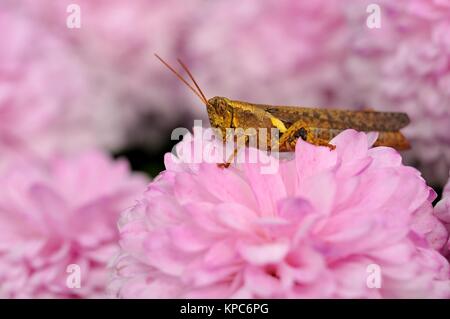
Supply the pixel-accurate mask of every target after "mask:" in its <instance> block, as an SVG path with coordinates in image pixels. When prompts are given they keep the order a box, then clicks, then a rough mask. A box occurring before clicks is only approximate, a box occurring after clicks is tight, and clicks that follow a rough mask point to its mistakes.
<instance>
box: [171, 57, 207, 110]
mask: <svg viewBox="0 0 450 319" xmlns="http://www.w3.org/2000/svg"><path fill="white" fill-rule="evenodd" d="M177 61H178V63H180V65H181V67H182V68H183V69H184V70H185V71H186V73H187V74H188V76H189V78H190V79H191V80H192V82H193V83H194V85H195V87H196V88H197V91H198V92H199V93H200V95H201V96H202V97H203V100H204V101H206V102H208V99H207V98H206V97H205V94H203V92H202V89H200V86H199V85H198V84H197V81H195V79H194V76H193V75H192V73H191V71H189V69H188V67H187V66H186V65H185V64H184V63H183V61H181V60H180V59H177Z"/></svg>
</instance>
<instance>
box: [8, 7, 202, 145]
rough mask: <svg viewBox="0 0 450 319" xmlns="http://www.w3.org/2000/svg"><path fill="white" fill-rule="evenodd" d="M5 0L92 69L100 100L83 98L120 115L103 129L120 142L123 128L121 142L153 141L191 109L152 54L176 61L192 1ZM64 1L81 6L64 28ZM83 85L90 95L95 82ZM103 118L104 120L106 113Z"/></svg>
mask: <svg viewBox="0 0 450 319" xmlns="http://www.w3.org/2000/svg"><path fill="white" fill-rule="evenodd" d="M7 3H8V4H9V6H8V7H9V8H11V10H13V11H17V12H19V13H20V14H22V15H23V16H24V17H25V18H26V19H28V20H30V21H33V23H34V24H36V25H38V26H40V27H42V28H44V29H45V30H46V32H47V33H50V34H52V35H53V36H54V37H55V38H56V39H57V40H58V41H59V42H60V43H61V45H63V46H66V47H67V48H68V49H69V50H71V51H72V53H73V54H74V55H75V56H76V57H77V58H78V59H79V60H80V61H81V62H82V63H83V64H84V67H86V68H87V69H89V71H90V72H91V73H92V74H93V76H94V81H93V82H94V83H93V84H95V85H98V86H99V87H100V89H101V90H102V92H103V93H104V97H105V98H106V99H107V100H104V101H91V102H90V105H91V106H92V107H95V108H100V107H103V108H104V109H106V110H107V111H106V113H105V115H106V116H113V115H116V117H117V118H118V119H120V120H119V122H118V123H109V124H111V126H110V130H111V131H114V133H115V134H116V135H119V137H122V141H118V142H122V143H118V145H119V146H121V145H123V138H124V137H123V136H122V135H125V138H126V139H127V140H126V142H127V143H128V144H132V143H134V142H144V143H146V145H148V146H151V147H155V146H157V145H158V143H160V142H161V138H162V134H165V133H167V130H168V129H169V128H171V126H174V125H176V124H179V123H183V121H186V120H187V119H190V118H189V116H188V114H189V113H193V112H192V110H191V109H190V108H189V107H186V105H185V103H184V102H183V99H184V98H185V97H186V95H187V94H186V92H185V90H184V87H181V86H180V85H179V83H178V82H177V80H176V79H174V78H173V76H172V75H171V74H170V72H168V71H167V69H165V68H164V67H163V66H162V65H161V64H160V63H159V62H158V61H157V60H156V59H155V57H154V55H153V54H154V53H158V54H160V55H161V56H163V57H165V58H167V59H169V60H171V61H173V60H175V58H176V57H177V56H178V53H179V47H180V46H181V44H182V43H183V41H184V38H185V36H186V34H185V33H186V32H188V30H189V29H188V26H189V22H188V19H189V18H191V17H192V16H193V14H192V13H193V11H194V10H197V9H199V8H198V6H197V5H198V3H199V1H198V0H194V1H185V2H183V3H182V4H181V5H180V2H179V1H176V0H150V1H149V0H134V1H128V0H96V1H91V0H79V1H75V2H74V1H71V0H60V1H53V0H42V1H39V2H36V1H33V0H19V1H15V0H14V1H7ZM70 4H77V5H78V6H79V8H80V12H81V26H80V28H73V29H71V28H67V27H66V20H67V18H68V17H69V15H70V13H68V12H67V8H68V6H69V5H70ZM86 80H88V81H89V79H86ZM89 86H90V91H88V93H89V94H91V96H92V97H95V96H97V94H98V89H96V88H93V87H91V84H89ZM180 92H181V94H180ZM99 120H100V121H101V119H99ZM103 121H104V122H110V120H108V118H105V119H104V120H103ZM99 124H102V122H100V123H99ZM113 124H114V125H115V126H113ZM120 134H122V135H120ZM113 136H114V135H113ZM164 137H166V136H164ZM116 145H117V144H116Z"/></svg>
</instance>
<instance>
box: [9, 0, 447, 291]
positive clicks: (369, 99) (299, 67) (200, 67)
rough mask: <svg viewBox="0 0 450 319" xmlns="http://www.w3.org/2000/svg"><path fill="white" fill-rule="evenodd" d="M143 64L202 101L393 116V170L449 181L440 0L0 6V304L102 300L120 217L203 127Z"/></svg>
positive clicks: (101, 0)
mask: <svg viewBox="0 0 450 319" xmlns="http://www.w3.org/2000/svg"><path fill="white" fill-rule="evenodd" d="M73 4H75V5H76V8H78V9H79V10H80V11H79V13H80V27H79V28H77V27H75V28H70V27H68V25H67V22H68V19H69V20H70V19H71V17H73V16H72V15H73V14H74V11H73V6H72V7H71V6H70V5H73ZM370 4H376V5H378V6H379V8H380V10H381V11H380V18H381V20H380V21H381V25H380V28H369V27H368V25H367V19H368V17H369V16H370V15H371V14H372V13H371V12H368V11H367V8H368V6H369V5H370ZM154 53H158V54H159V55H160V56H162V57H163V58H165V59H166V60H167V61H169V62H171V63H174V64H175V63H176V59H177V58H180V59H182V60H183V61H184V62H185V63H186V64H187V65H188V66H189V68H190V69H191V70H192V73H193V74H194V75H195V76H196V78H197V80H198V82H199V84H200V85H201V87H202V89H203V91H204V92H205V94H207V96H208V97H212V96H215V95H220V96H226V97H229V98H233V99H238V100H246V101H249V102H256V103H258V102H259V103H270V104H278V105H302V106H313V107H327V108H347V109H365V108H372V109H375V110H384V111H401V112H407V113H408V114H409V116H410V117H411V120H412V123H411V125H410V126H408V127H407V128H406V129H405V130H404V133H405V134H406V135H407V137H408V138H409V139H410V141H411V144H412V149H411V150H410V151H408V152H405V153H403V154H402V155H403V158H404V161H405V162H406V163H408V164H410V165H413V166H415V167H417V168H418V169H419V170H420V171H421V172H422V173H423V176H424V177H425V178H426V180H427V183H428V184H429V185H431V186H433V187H434V189H435V190H436V191H437V192H438V193H439V192H441V190H442V187H443V185H444V184H445V183H446V181H447V179H448V172H449V167H450V166H449V164H450V132H449V129H450V1H447V0H398V1H393V0H377V1H365V0H315V1H310V0H133V1H129V0H39V1H36V0H0V297H7V298H16V297H64V298H66V297H77V298H79V297H81V298H83V297H96V296H103V295H104V290H105V284H106V279H105V278H106V277H107V271H106V266H107V264H108V262H109V260H110V258H111V256H112V254H113V251H115V250H116V249H117V241H118V234H117V230H116V223H117V218H118V215H119V213H120V212H121V211H123V210H124V209H125V208H127V207H129V206H130V205H132V203H133V199H136V198H138V197H139V196H140V194H141V193H142V192H143V191H144V190H145V187H146V185H147V184H148V182H149V181H150V180H151V178H153V177H155V176H156V175H157V174H158V173H159V172H160V171H162V170H163V169H164V165H163V155H164V153H166V152H168V151H170V150H171V149H172V147H173V145H174V144H175V142H176V141H171V139H170V133H171V132H172V130H173V129H174V128H176V127H186V128H191V127H192V125H193V120H194V119H203V120H205V121H206V120H207V115H206V110H205V107H204V106H203V105H202V104H201V103H200V101H198V99H197V98H196V97H195V96H194V95H193V94H192V93H191V92H189V91H188V90H187V89H186V87H185V86H184V85H182V84H181V83H180V82H179V81H178V80H177V79H176V78H175V77H174V76H173V75H172V74H171V73H170V72H169V71H168V70H167V69H166V68H164V67H163V66H162V65H161V64H160V63H159V62H158V61H157V60H156V59H155V57H154V56H153V54H154ZM205 123H206V122H205ZM71 264H75V265H78V266H79V267H81V268H80V269H81V270H82V272H83V274H85V275H84V276H85V277H83V286H82V288H81V289H78V290H76V291H75V290H71V289H69V288H70V287H69V286H70V285H68V284H66V277H67V271H66V267H67V265H71ZM86 276H88V277H86Z"/></svg>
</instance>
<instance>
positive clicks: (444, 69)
mask: <svg viewBox="0 0 450 319" xmlns="http://www.w3.org/2000/svg"><path fill="white" fill-rule="evenodd" d="M372 2H373V1H369V0H367V1H359V2H356V1H350V5H349V6H347V7H346V8H347V9H346V10H347V11H348V18H349V20H348V29H349V32H350V33H351V36H350V43H349V48H350V50H349V51H348V55H347V57H346V61H345V62H343V63H342V65H343V67H344V69H345V72H344V74H345V75H346V76H345V80H344V81H343V82H345V83H346V84H345V86H350V87H352V88H353V91H352V92H349V99H352V98H353V99H356V100H357V101H359V103H360V104H361V105H365V106H371V107H374V108H377V109H384V110H389V111H401V112H407V113H408V114H409V116H410V117H411V124H410V125H409V126H408V127H407V128H406V129H405V134H406V135H407V137H408V138H409V139H410V140H411V143H412V146H413V150H412V152H411V154H410V155H409V156H408V161H409V162H411V163H415V164H416V163H417V164H418V167H420V170H421V171H422V172H423V173H424V176H425V177H426V178H427V180H428V181H429V182H433V183H435V184H440V185H443V184H444V183H445V181H446V178H447V172H448V170H449V168H450V138H449V134H448V128H449V127H450V89H449V88H450V72H449V70H450V59H449V57H450V36H449V34H450V1H448V0H445V1H435V0H408V1H390V0H382V1H377V2H376V3H377V4H378V5H379V6H380V22H381V25H380V28H374V29H370V28H368V27H365V23H366V19H367V17H368V16H369V13H367V12H366V11H365V9H366V7H367V5H368V4H369V3H372Z"/></svg>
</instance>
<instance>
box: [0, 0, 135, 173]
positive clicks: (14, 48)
mask: <svg viewBox="0 0 450 319" xmlns="http://www.w3.org/2000/svg"><path fill="white" fill-rule="evenodd" d="M0 28H1V29H2V30H8V31H7V32H4V34H3V36H2V41H1V44H0V92H1V94H0V164H1V163H4V162H5V161H6V160H7V159H8V158H9V157H10V156H15V155H25V156H27V157H28V156H34V157H38V158H47V157H49V156H51V155H52V154H53V153H55V152H66V153H73V152H77V151H79V150H82V149H86V148H91V147H98V146H101V147H105V148H106V147H107V148H115V147H117V146H118V145H120V144H122V143H123V140H122V139H123V137H124V129H123V127H124V124H125V123H126V122H127V118H126V116H124V114H123V113H121V112H119V110H118V109H117V110H116V111H114V105H117V103H116V104H112V103H111V97H108V96H106V95H105V91H104V89H103V88H102V87H101V86H100V87H99V86H98V85H97V82H96V79H95V76H94V74H93V72H92V71H91V69H92V68H90V67H89V66H87V65H86V64H84V62H83V61H82V60H80V58H79V56H78V55H77V54H76V52H75V51H74V50H72V49H71V48H70V47H68V46H67V45H66V44H65V43H64V42H61V41H60V40H59V39H58V37H57V36H55V34H53V33H50V32H48V30H47V29H46V27H45V26H44V25H42V24H38V23H36V22H35V21H34V20H33V19H30V18H29V17H26V16H24V15H22V12H21V11H19V10H14V9H13V8H10V7H8V6H7V5H5V4H3V3H2V4H0ZM119 124H120V125H119Z"/></svg>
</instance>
